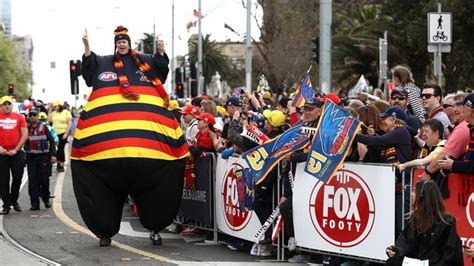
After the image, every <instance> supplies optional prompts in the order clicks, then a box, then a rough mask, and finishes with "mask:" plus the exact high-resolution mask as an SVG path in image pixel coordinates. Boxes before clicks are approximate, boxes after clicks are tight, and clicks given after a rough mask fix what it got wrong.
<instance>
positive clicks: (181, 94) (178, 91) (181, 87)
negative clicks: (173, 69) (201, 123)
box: [176, 83, 184, 98]
mask: <svg viewBox="0 0 474 266" xmlns="http://www.w3.org/2000/svg"><path fill="white" fill-rule="evenodd" d="M176 95H178V98H184V85H183V83H176Z"/></svg>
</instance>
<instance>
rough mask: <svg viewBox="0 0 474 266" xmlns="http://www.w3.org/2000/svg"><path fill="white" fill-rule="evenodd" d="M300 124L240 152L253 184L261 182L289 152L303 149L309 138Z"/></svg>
mask: <svg viewBox="0 0 474 266" xmlns="http://www.w3.org/2000/svg"><path fill="white" fill-rule="evenodd" d="M301 128H302V126H301V125H300V126H297V127H292V128H290V129H289V130H287V131H285V132H284V133H283V134H281V135H280V136H278V137H276V138H274V139H272V140H270V141H268V142H266V143H264V144H263V145H260V146H257V147H255V148H253V149H251V150H249V151H247V152H245V153H243V154H242V157H243V158H244V159H245V161H246V162H247V165H248V167H249V171H250V174H251V175H252V176H253V177H254V178H255V184H256V185H258V184H260V182H262V181H263V180H264V179H265V177H267V175H268V173H269V172H270V171H271V170H272V169H273V167H275V165H276V164H277V163H278V162H279V161H281V159H283V158H284V157H285V155H287V154H288V153H290V152H294V151H297V150H300V149H303V148H305V147H307V146H308V145H309V142H310V139H309V137H308V136H307V134H305V133H303V132H302V130H301Z"/></svg>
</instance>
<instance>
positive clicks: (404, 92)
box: [390, 86, 408, 97]
mask: <svg viewBox="0 0 474 266" xmlns="http://www.w3.org/2000/svg"><path fill="white" fill-rule="evenodd" d="M394 93H398V94H401V95H403V96H405V97H408V91H407V90H406V89H405V88H404V87H401V86H397V87H395V88H394V89H393V90H392V92H391V93H390V97H391V96H392V95H393V94H394Z"/></svg>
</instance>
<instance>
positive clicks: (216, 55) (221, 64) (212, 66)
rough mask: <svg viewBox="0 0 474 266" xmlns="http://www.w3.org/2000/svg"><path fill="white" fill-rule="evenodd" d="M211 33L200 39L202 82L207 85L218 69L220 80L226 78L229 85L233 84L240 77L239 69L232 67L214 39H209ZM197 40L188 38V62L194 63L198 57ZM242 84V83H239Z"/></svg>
mask: <svg viewBox="0 0 474 266" xmlns="http://www.w3.org/2000/svg"><path fill="white" fill-rule="evenodd" d="M210 37H211V35H210V34H207V35H206V36H204V38H203V39H202V69H203V76H204V83H205V84H206V85H207V84H209V82H211V77H212V76H213V75H214V74H215V73H216V71H218V72H219V73H220V75H221V79H222V80H226V81H227V82H228V83H229V85H231V86H233V85H234V84H233V83H234V82H235V81H236V80H240V78H241V77H242V73H240V72H241V71H239V70H237V69H235V68H233V67H232V66H231V63H230V61H229V59H228V58H227V56H225V55H223V54H222V52H221V51H220V49H219V47H218V43H217V42H216V41H215V40H211V38H210ZM197 48H198V42H197V38H191V39H190V40H189V59H188V60H189V63H190V64H195V63H196V62H197V59H198V53H197V52H198V49H197ZM240 84H242V83H240Z"/></svg>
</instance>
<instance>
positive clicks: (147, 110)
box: [71, 86, 189, 161]
mask: <svg viewBox="0 0 474 266" xmlns="http://www.w3.org/2000/svg"><path fill="white" fill-rule="evenodd" d="M130 90H131V91H133V92H135V93H137V94H139V95H140V100H139V101H131V100H128V99H126V98H124V97H123V96H122V95H121V90H120V88H119V87H118V86H111V87H103V88H100V89H96V90H94V91H93V92H92V94H91V95H90V98H89V102H88V103H87V105H86V106H85V108H84V111H83V112H82V114H81V117H80V119H79V121H78V124H77V129H76V132H75V134H74V143H73V149H72V154H71V158H72V159H75V160H84V161H93V160H101V159H112V158H125V157H127V158H149V159H163V160H176V159H182V158H185V157H187V156H188V153H189V151H188V148H187V146H186V141H185V139H184V136H183V132H182V130H181V128H180V127H179V124H178V122H177V121H176V119H175V118H174V116H173V113H171V112H169V111H168V110H166V109H165V108H162V106H163V104H164V101H163V99H162V98H161V97H160V96H159V95H158V92H157V91H156V89H155V88H153V87H142V86H130Z"/></svg>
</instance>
